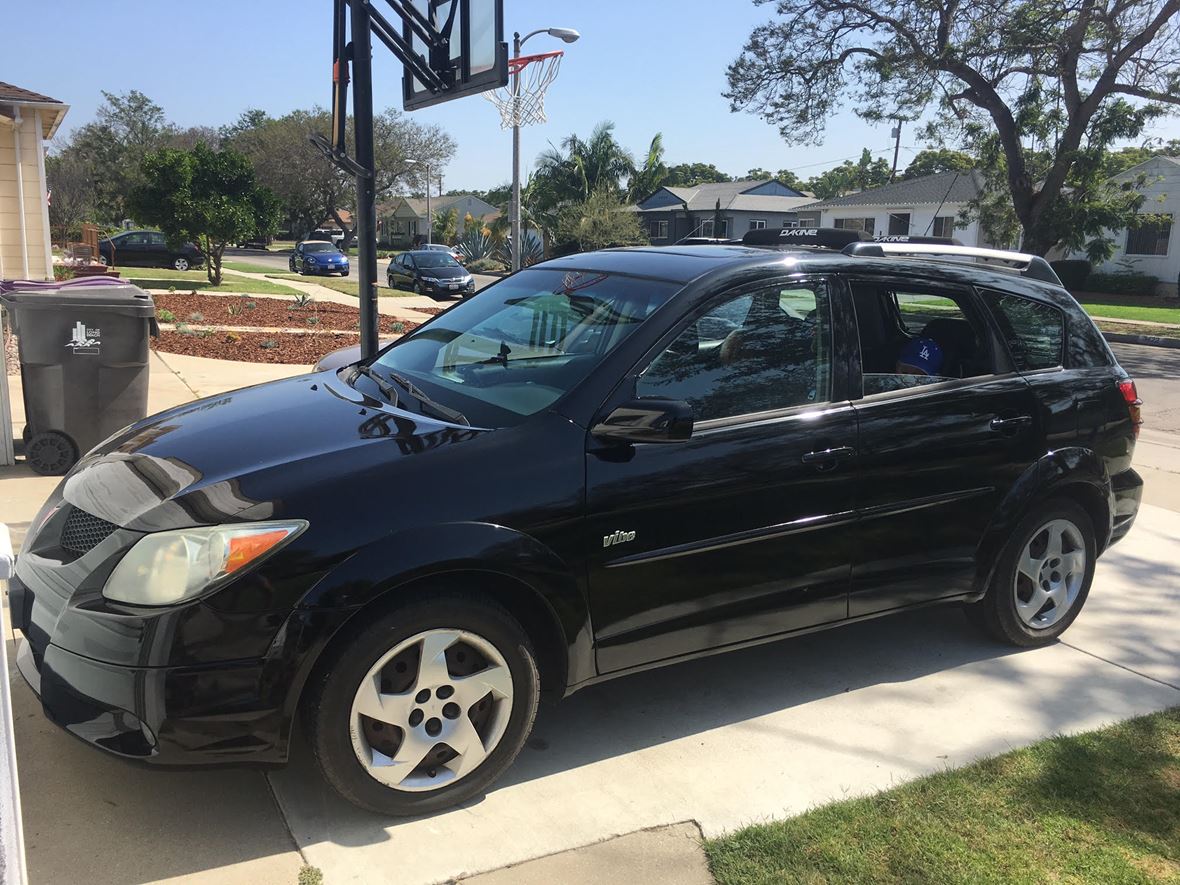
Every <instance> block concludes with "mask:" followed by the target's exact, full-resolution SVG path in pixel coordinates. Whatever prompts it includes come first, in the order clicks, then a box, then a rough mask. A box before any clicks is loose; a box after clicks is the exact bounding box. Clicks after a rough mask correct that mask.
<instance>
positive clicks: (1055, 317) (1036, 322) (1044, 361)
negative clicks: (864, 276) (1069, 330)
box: [986, 292, 1065, 372]
mask: <svg viewBox="0 0 1180 885" xmlns="http://www.w3.org/2000/svg"><path fill="white" fill-rule="evenodd" d="M986 294H987V299H986V300H987V303H988V306H989V307H990V308H991V309H992V313H993V314H994V315H995V317H996V322H997V323H998V324H999V326H1000V331H1001V332H1002V333H1003V336H1004V340H1005V341H1006V342H1007V343H1008V350H1009V352H1010V353H1011V354H1012V362H1013V363H1014V364H1015V366H1016V369H1017V371H1020V372H1030V371H1033V370H1035V369H1052V368H1054V367H1056V366H1060V365H1062V358H1061V357H1062V346H1063V344H1064V342H1065V322H1064V317H1063V316H1062V314H1061V311H1060V310H1058V309H1057V308H1056V307H1053V306H1051V305H1049V304H1042V303H1041V302H1039V301H1031V300H1029V299H1028V298H1020V297H1017V296H1016V295H1001V294H999V293H996V292H988V293H986Z"/></svg>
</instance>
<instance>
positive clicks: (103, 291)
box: [0, 283, 156, 317]
mask: <svg viewBox="0 0 1180 885" xmlns="http://www.w3.org/2000/svg"><path fill="white" fill-rule="evenodd" d="M0 302H3V303H4V304H5V305H11V306H12V307H15V308H17V310H18V311H19V310H28V309H34V310H37V309H46V310H49V309H53V310H56V309H59V308H63V307H65V308H83V309H86V310H95V309H99V310H102V309H117V310H119V311H120V312H121V313H124V314H126V313H131V314H132V315H134V316H145V317H150V316H155V314H156V307H155V304H154V303H153V302H152V296H151V295H149V294H148V293H147V292H145V291H143V289H140V288H139V287H138V286H132V285H131V284H130V283H119V284H116V285H109V286H88V287H86V288H85V289H81V288H74V289H66V288H59V289H17V290H16V291H13V292H6V293H4V294H3V295H0Z"/></svg>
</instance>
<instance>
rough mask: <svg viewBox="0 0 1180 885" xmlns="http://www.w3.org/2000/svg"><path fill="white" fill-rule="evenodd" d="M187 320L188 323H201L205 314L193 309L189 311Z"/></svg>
mask: <svg viewBox="0 0 1180 885" xmlns="http://www.w3.org/2000/svg"><path fill="white" fill-rule="evenodd" d="M188 321H189V322H190V323H198V324H200V323H203V322H205V315H204V314H203V313H201V312H200V311H199V310H194V311H193V312H192V313H190V314H189V315H188Z"/></svg>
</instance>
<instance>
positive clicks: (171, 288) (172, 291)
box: [168, 286, 176, 295]
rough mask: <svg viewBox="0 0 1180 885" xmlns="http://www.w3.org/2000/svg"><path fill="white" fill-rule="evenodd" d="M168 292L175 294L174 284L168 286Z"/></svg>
mask: <svg viewBox="0 0 1180 885" xmlns="http://www.w3.org/2000/svg"><path fill="white" fill-rule="evenodd" d="M168 292H169V294H171V295H175V294H176V287H175V286H169V287H168Z"/></svg>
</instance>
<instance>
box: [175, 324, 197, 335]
mask: <svg viewBox="0 0 1180 885" xmlns="http://www.w3.org/2000/svg"><path fill="white" fill-rule="evenodd" d="M176 331H177V332H179V333H180V334H181V335H193V334H195V333H194V332H193V329H192V326H190V325H189V324H188V323H177V324H176Z"/></svg>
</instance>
